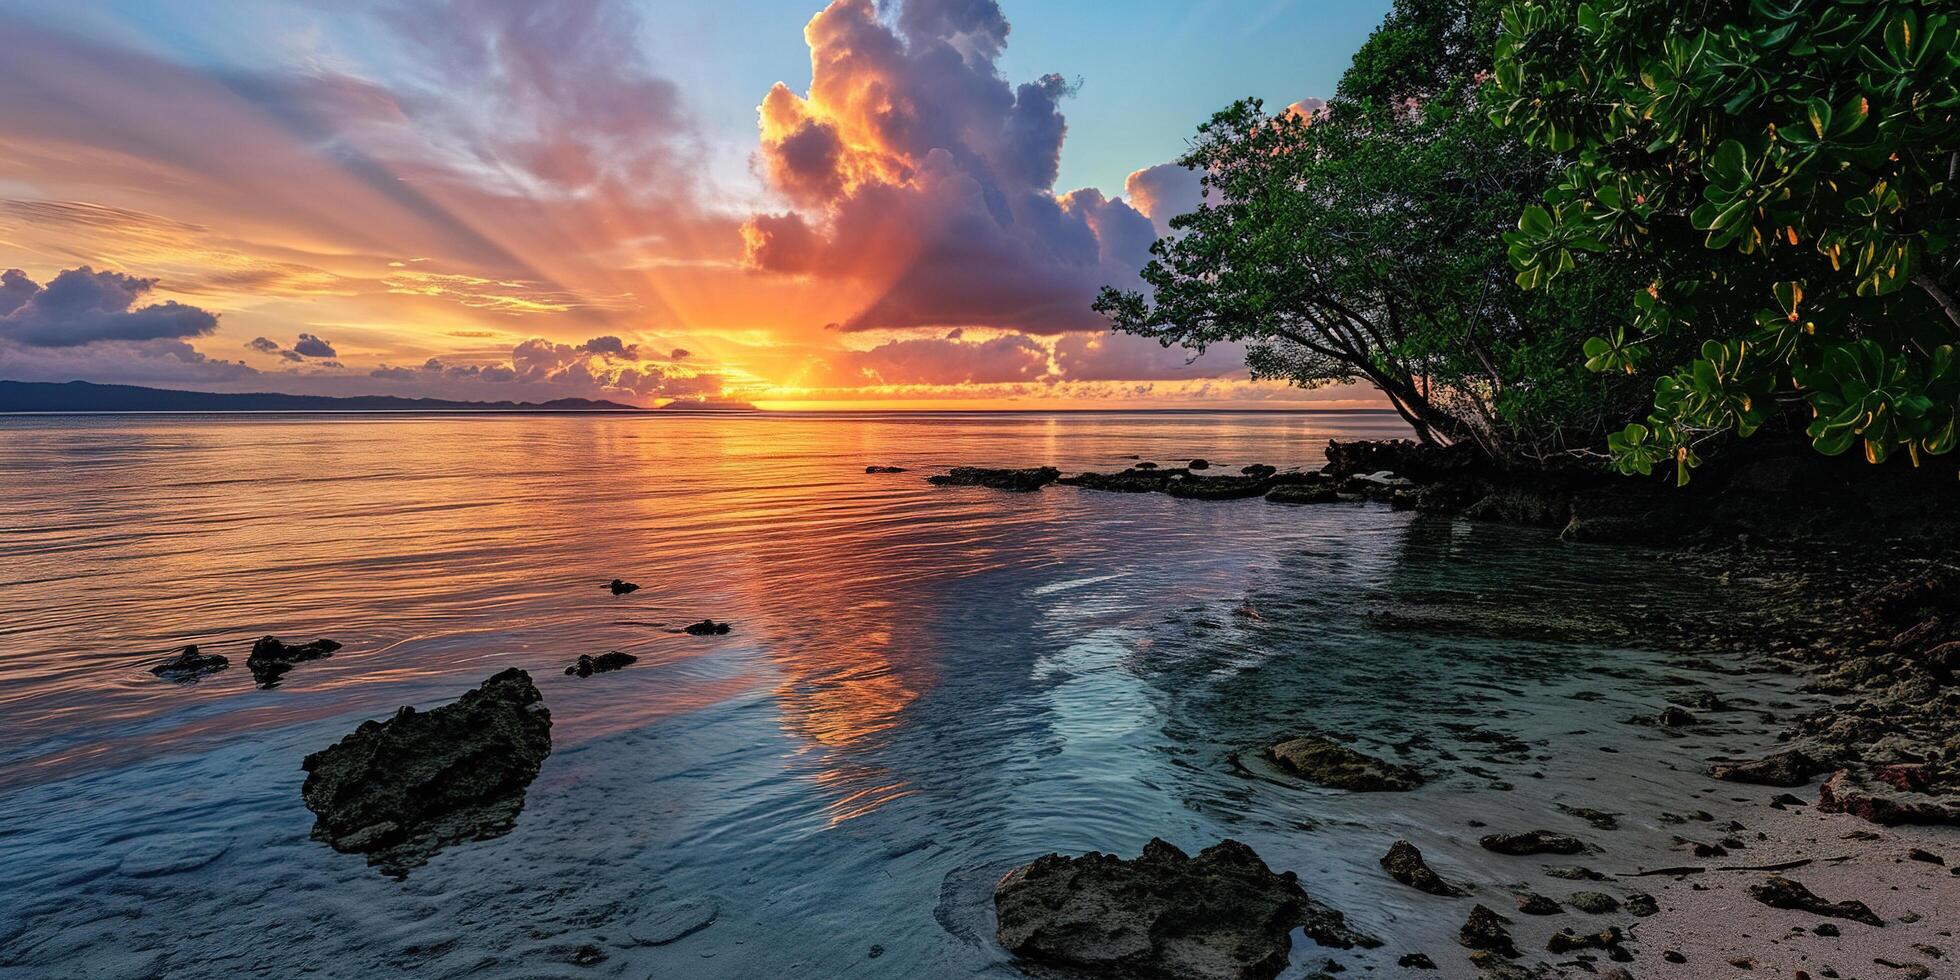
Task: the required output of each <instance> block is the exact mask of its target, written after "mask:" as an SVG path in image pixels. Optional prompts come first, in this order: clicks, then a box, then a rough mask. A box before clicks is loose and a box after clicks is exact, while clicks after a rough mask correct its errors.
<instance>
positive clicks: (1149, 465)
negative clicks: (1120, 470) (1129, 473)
mask: <svg viewBox="0 0 1960 980" xmlns="http://www.w3.org/2000/svg"><path fill="white" fill-rule="evenodd" d="M1130 468H1131V469H1134V470H1154V469H1156V468H1157V464H1156V463H1138V464H1137V465H1135V466H1132V467H1130Z"/></svg>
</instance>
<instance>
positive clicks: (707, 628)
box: [681, 619, 735, 636]
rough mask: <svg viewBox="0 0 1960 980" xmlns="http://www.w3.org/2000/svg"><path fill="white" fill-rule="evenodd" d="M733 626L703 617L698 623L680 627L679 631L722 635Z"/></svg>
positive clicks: (695, 634) (702, 634)
mask: <svg viewBox="0 0 1960 980" xmlns="http://www.w3.org/2000/svg"><path fill="white" fill-rule="evenodd" d="M734 628H735V627H733V626H730V625H729V624H727V623H717V622H715V621H714V620H712V619H704V620H702V621H700V622H698V623H689V624H687V625H686V626H683V627H681V632H683V633H689V634H692V635H694V636H724V635H726V634H727V633H728V631H729V630H732V629H734Z"/></svg>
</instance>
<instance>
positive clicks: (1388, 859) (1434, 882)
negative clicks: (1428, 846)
mask: <svg viewBox="0 0 1960 980" xmlns="http://www.w3.org/2000/svg"><path fill="white" fill-rule="evenodd" d="M1381 864H1382V870H1384V871H1387V872H1388V876H1389V877H1390V878H1393V879H1395V880H1396V881H1399V882H1401V883H1403V884H1405V885H1408V886H1409V887H1410V888H1414V889H1415V890H1417V891H1424V892H1428V893H1429V894H1431V895H1444V896H1449V897H1455V896H1458V895H1462V894H1464V891H1463V889H1461V888H1458V887H1457V886H1455V885H1452V884H1450V883H1449V882H1447V881H1444V880H1443V879H1442V877H1441V876H1439V875H1437V874H1436V872H1434V871H1432V870H1430V868H1429V865H1428V864H1427V863H1425V862H1424V861H1423V859H1422V852H1421V851H1420V850H1417V849H1416V846H1415V845H1414V844H1411V843H1409V842H1408V841H1405V840H1398V841H1396V842H1395V843H1393V844H1390V845H1389V846H1388V853H1387V854H1384V855H1382V861H1381Z"/></svg>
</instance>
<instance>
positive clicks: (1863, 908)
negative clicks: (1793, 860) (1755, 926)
mask: <svg viewBox="0 0 1960 980" xmlns="http://www.w3.org/2000/svg"><path fill="white" fill-rule="evenodd" d="M1749 895H1750V897H1752V898H1754V899H1755V900H1756V901H1758V902H1761V903H1763V904H1764V905H1767V906H1769V907H1770V908H1773V909H1794V910H1796V911H1799V912H1810V913H1812V914H1815V915H1821V916H1824V917H1826V918H1831V919H1850V920H1851V921H1853V922H1862V923H1864V924H1866V925H1868V926H1883V925H1885V920H1884V919H1881V918H1879V917H1878V916H1877V915H1876V914H1874V913H1873V912H1872V910H1871V908H1870V906H1867V905H1866V904H1865V903H1863V902H1860V901H1856V900H1847V901H1843V902H1827V901H1825V900H1823V899H1822V898H1820V897H1818V895H1817V893H1816V892H1813V891H1811V890H1810V889H1808V888H1805V887H1804V886H1803V885H1802V884H1800V883H1798V882H1796V881H1793V880H1791V879H1789V878H1785V877H1783V876H1782V875H1770V876H1769V878H1768V879H1766V880H1765V881H1763V883H1762V884H1760V885H1750V886H1749Z"/></svg>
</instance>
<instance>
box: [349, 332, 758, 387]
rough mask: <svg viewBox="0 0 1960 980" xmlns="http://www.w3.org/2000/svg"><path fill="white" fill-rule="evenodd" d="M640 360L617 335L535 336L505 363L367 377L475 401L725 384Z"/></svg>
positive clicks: (437, 363)
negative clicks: (578, 340)
mask: <svg viewBox="0 0 1960 980" xmlns="http://www.w3.org/2000/svg"><path fill="white" fill-rule="evenodd" d="M640 360H641V358H640V356H639V345H637V344H626V343H623V342H621V341H620V339H619V338H617V337H594V338H593V339H591V340H589V341H587V342H585V343H583V344H562V343H557V342H555V341H550V340H546V339H544V338H541V337H534V338H532V339H530V340H526V341H524V342H523V343H521V344H518V345H517V346H515V347H513V348H511V351H510V355H509V357H508V358H507V359H506V360H504V361H501V362H499V361H492V362H489V363H475V364H450V363H447V362H445V361H443V360H442V359H441V358H435V357H431V358H429V359H428V360H426V361H424V362H422V364H421V365H420V366H417V367H406V366H395V365H388V364H383V365H381V366H380V367H377V368H374V369H372V370H370V371H368V372H367V376H368V377H369V378H371V379H374V380H377V381H387V382H399V383H413V384H415V385H416V387H417V389H418V390H422V391H428V392H434V393H440V394H442V395H444V396H446V397H457V398H474V399H491V398H531V399H550V398H572V397H579V398H627V399H636V398H637V399H650V398H673V397H683V396H690V397H691V396H701V395H718V394H720V393H721V391H722V388H723V386H724V383H725V382H724V378H723V377H722V376H721V375H720V374H717V373H714V372H707V371H674V370H667V369H664V368H661V367H656V366H654V365H651V364H638V363H637V362H639V361H640ZM626 365H635V366H626Z"/></svg>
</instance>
